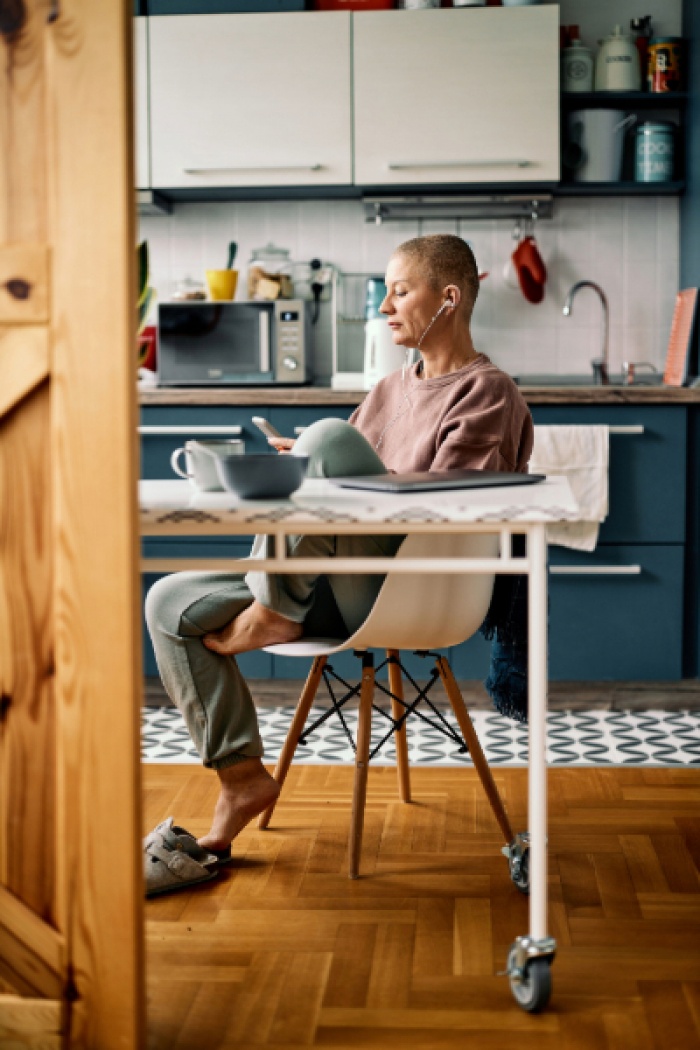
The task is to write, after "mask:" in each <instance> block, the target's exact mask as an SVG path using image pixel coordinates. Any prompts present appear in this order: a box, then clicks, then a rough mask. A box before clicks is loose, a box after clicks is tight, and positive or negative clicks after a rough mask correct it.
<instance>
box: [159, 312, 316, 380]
mask: <svg viewBox="0 0 700 1050" xmlns="http://www.w3.org/2000/svg"><path fill="white" fill-rule="evenodd" d="M309 306H310V304H309V303H307V302H304V301H303V300H301V299H281V300H276V301H274V302H257V301H251V302H238V303H236V302H208V301H207V302H194V301H190V302H177V303H162V304H160V305H159V307H158V382H159V384H160V385H161V386H239V385H241V386H242V385H247V384H252V385H256V386H258V385H262V384H266V383H294V384H297V383H305V382H306V381H307V377H308V372H309V367H308V366H309V358H308V353H307V342H308V331H309V322H308V313H309Z"/></svg>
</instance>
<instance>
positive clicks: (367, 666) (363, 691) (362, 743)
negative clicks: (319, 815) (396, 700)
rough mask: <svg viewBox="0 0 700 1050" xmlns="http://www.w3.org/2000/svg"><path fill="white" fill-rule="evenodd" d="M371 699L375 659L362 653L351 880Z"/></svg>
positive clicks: (355, 870) (357, 851)
mask: <svg viewBox="0 0 700 1050" xmlns="http://www.w3.org/2000/svg"><path fill="white" fill-rule="evenodd" d="M373 699H374V657H373V656H372V654H371V653H363V655H362V685H361V686H360V710H359V714H358V721H357V751H356V752H355V784H354V787H353V794H352V818H351V822H350V864H349V871H348V874H349V876H350V878H351V879H356V878H357V877H358V871H359V866H360V851H361V849H362V828H363V825H364V819H365V799H366V798H367V774H368V772H369V747H370V738H371V733H372V701H373Z"/></svg>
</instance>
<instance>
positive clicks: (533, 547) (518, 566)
mask: <svg viewBox="0 0 700 1050" xmlns="http://www.w3.org/2000/svg"><path fill="white" fill-rule="evenodd" d="M139 485H140V488H139V501H140V522H141V534H142V535H143V536H203V535H204V536H213V535H214V536H222V535H225V536H231V535H249V534H251V533H268V534H270V535H273V536H276V537H279V538H280V539H282V538H283V537H285V536H287V535H294V534H299V533H316V534H322V535H327V534H328V533H329V532H332V533H334V534H340V533H344V534H347V533H374V534H378V533H400V534H407V533H409V532H421V533H440V532H443V533H455V532H469V533H473V532H480V533H494V532H496V533H498V534H499V535H500V537H501V543H500V555H499V556H498V557H493V558H451V559H430V558H421V559H414V558H405V559H401V560H395V559H393V558H344V559H342V558H303V559H302V558H294V559H293V560H292V559H289V558H288V557H286V544H285V543H283V542H276V543H275V553H274V557H271V558H268V559H256V561H255V569H256V571H265V572H292V571H295V572H318V571H321V572H323V573H330V572H342V573H349V572H356V573H368V572H374V573H382V574H384V573H388V572H426V573H430V572H435V570H436V568H439V569H440V571H444V570H446V569H447V570H448V571H453V572H459V573H484V572H489V573H499V572H503V573H524V574H527V575H528V576H529V598H528V616H529V650H528V690H529V783H528V818H529V865H530V933H529V935H528V936H527V937H518V938H516V940H515V942H514V945H513V948H512V949H511V953H510V955H509V961H508V974H509V976H510V980H511V987H512V989H513V993H514V995H515V998H516V999H517V1000H518V1002H519V1003H520V1005H522V1006H524V1007H525V1008H526V1009H530V1008H531V1007H529V1006H528V1005H527V1001H528V996H532V994H533V992H534V993H536V992H537V989H536V988H534V989H533V984H534V983H535V981H536V980H539V979H540V978H541V977H542V970H543V969H544V968H545V967H544V966H543V965H542V962H543V960H544V961H546V963H547V965H546V970H547V976H546V980H547V981H548V980H549V978H548V970H549V966H548V963H549V962H551V959H552V957H553V954H554V950H555V947H556V946H555V943H554V941H553V939H552V938H550V937H548V935H547V852H546V829H547V782H546V758H545V738H546V713H547V540H546V534H545V530H546V526H547V524H550V523H552V522H555V521H576V520H578V508H577V504H576V501H575V500H574V498H573V496H572V494H571V489H570V488H569V484H568V482H567V481H566V479H565V478H563V477H552V478H547V480H546V481H544V482H541V483H539V484H534V485H521V486H518V485H515V486H507V487H498V488H483V489H461V490H460V489H452V490H443V491H434V492H429V493H412V494H401V495H395V494H393V493H391V494H390V493H379V492H369V491H363V490H359V489H354V490H353V489H341V488H339V487H337V486H335V485H333V484H332V483H331V482H329V481H327V480H325V479H324V480H307V481H305V482H304V484H303V485H302V487H301V488H300V489H299V490H298V491H297V492H296V493H294V495H293V496H292V497H291V498H290V499H287V500H248V501H242V500H238V499H237V498H236V497H235V496H233V495H232V494H231V493H227V492H221V493H218V492H207V493H203V492H197V491H195V490H194V489H193V488H191V486H190V484H189V482H187V481H141V482H140V483H139ZM515 533H520V534H525V535H526V536H527V552H526V555H525V556H524V557H518V558H515V557H512V556H511V553H510V551H511V543H510V540H511V536H512V535H513V534H515ZM142 568H143V569H144V571H149V572H165V571H168V572H172V571H176V570H178V569H201V570H205V569H218V570H221V569H227V570H230V571H233V572H236V571H237V572H242V571H247V570H248V569H249V568H250V562H249V561H246V560H242V559H230V558H228V559H222V558H216V559H211V558H210V559H205V558H202V559H192V558H190V559H184V558H167V559H164V558H144V559H143V560H142ZM547 994H548V993H547ZM545 1000H546V996H545Z"/></svg>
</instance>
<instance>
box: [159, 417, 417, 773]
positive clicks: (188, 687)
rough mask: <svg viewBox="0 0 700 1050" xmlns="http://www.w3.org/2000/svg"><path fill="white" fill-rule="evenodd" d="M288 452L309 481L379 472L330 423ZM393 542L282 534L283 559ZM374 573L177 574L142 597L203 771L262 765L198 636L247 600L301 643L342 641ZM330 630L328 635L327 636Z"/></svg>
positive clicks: (236, 694) (369, 552) (348, 433)
mask: <svg viewBox="0 0 700 1050" xmlns="http://www.w3.org/2000/svg"><path fill="white" fill-rule="evenodd" d="M295 452H298V453H304V454H306V455H308V456H309V469H308V476H309V477H333V476H338V475H342V474H381V473H383V472H384V471H385V470H386V467H385V466H384V464H383V463H382V461H381V459H380V458H379V456H378V455H377V453H376V452H375V451H374V449H373V448H372V447H371V445H370V444H369V443H368V442H367V441H366V440H365V438H364V437H363V436H362V435H361V434H360V433H359V431H357V430H355V428H354V427H351V426H350V424H349V423H345V422H343V421H342V420H339V419H323V420H320V421H319V422H317V423H314V424H313V425H312V426H310V427H308V428H307V429H306V430H305V431H304V433H303V434H302V435H301V437H300V438H299V439H298V441H297V442H296V445H295ZM402 539H403V537H402V536H292V537H288V538H287V541H286V542H287V549H288V553H289V555H290V556H291V557H295V556H297V557H302V558H305V557H314V556H325V557H328V556H330V557H335V556H337V557H341V558H345V557H359V556H363V557H387V556H393V555H394V554H395V553H396V551H397V550H398V548H399V546H400V545H401V541H402ZM268 543H269V537H267V536H257V537H256V538H255V542H254V544H253V549H252V551H251V555H250V557H251V560H255V558H264V557H266V556H267V553H268ZM383 579H384V577H383V576H381V575H372V574H368V575H366V576H361V575H341V574H335V573H330V574H328V576H326V577H324V576H322V575H321V574H318V575H313V574H300V575H281V574H267V573H263V572H255V571H254V570H251V571H250V572H248V573H246V574H243V573H241V574H238V573H227V572H178V573H174V574H173V575H171V576H165V577H163V578H162V579H161V580H159V581H158V582H157V583H155V584H154V586H153V587H152V588H151V589H150V591H149V592H148V596H147V598H146V623H147V625H148V630H149V632H150V635H151V640H152V642H153V648H154V651H155V656H156V660H157V663H158V670H159V672H160V676H161V678H162V680H163V685H164V686H165V689H166V691H167V693H168V695H169V697H170V698H171V700H172V701H173V703H174V704H175V705H176V706H177V707H178V708H179V709H180V711H181V712H182V714H183V715H184V718H185V721H186V723H187V728H188V729H189V732H190V735H191V737H192V740H193V742H194V745H195V747H196V749H197V752H198V754H199V756H200V758H201V759H202V761H203V763H204V765H205V766H208V767H210V768H212V769H224V768H225V767H226V766H230V765H233V764H234V763H236V762H240V761H242V760H243V759H246V758H256V757H262V755H263V745H262V740H261V739H260V733H259V731H258V720H257V716H256V713H255V706H254V704H253V700H252V697H251V695H250V690H249V689H248V686H247V684H246V682H245V679H244V678H243V676H242V675H241V672H240V670H239V668H238V665H237V664H236V660H235V658H234V657H232V656H220V655H219V654H218V653H213V652H211V650H209V649H207V648H206V647H205V645H204V644H203V642H202V637H203V636H204V635H205V634H207V633H208V632H210V631H217V630H220V629H221V628H222V627H224V626H225V625H226V624H227V623H230V621H231V620H233V619H234V618H235V617H236V616H238V614H239V613H240V612H242V611H243V610H244V609H246V608H247V607H248V606H249V605H250V604H251V603H252V601H253V599H255V598H257V600H258V601H259V602H261V603H262V604H263V605H265V606H266V607H267V608H269V609H274V610H275V611H276V612H279V613H280V614H281V615H282V616H285V617H287V619H290V620H294V621H296V622H297V623H302V622H303V623H304V629H305V633H306V634H308V635H314V634H315V635H323V636H326V637H328V636H330V637H335V636H338V637H349V635H350V634H352V633H354V631H356V630H357V628H358V627H360V625H361V624H362V623H363V622H364V620H365V619H366V618H367V615H368V614H369V612H370V610H371V608H372V606H373V604H374V602H375V599H376V597H377V594H378V593H379V590H380V588H381V585H382V582H383ZM331 628H332V629H331Z"/></svg>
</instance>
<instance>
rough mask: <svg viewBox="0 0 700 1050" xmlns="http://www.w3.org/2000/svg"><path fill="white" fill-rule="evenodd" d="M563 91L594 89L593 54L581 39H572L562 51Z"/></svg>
mask: <svg viewBox="0 0 700 1050" xmlns="http://www.w3.org/2000/svg"><path fill="white" fill-rule="evenodd" d="M561 86H562V90H563V91H592V90H593V55H592V53H591V51H590V50H589V48H587V47H584V46H583V44H582V43H581V41H580V40H572V41H571V43H570V45H569V46H568V47H565V48H564V50H563V51H562V53H561Z"/></svg>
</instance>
